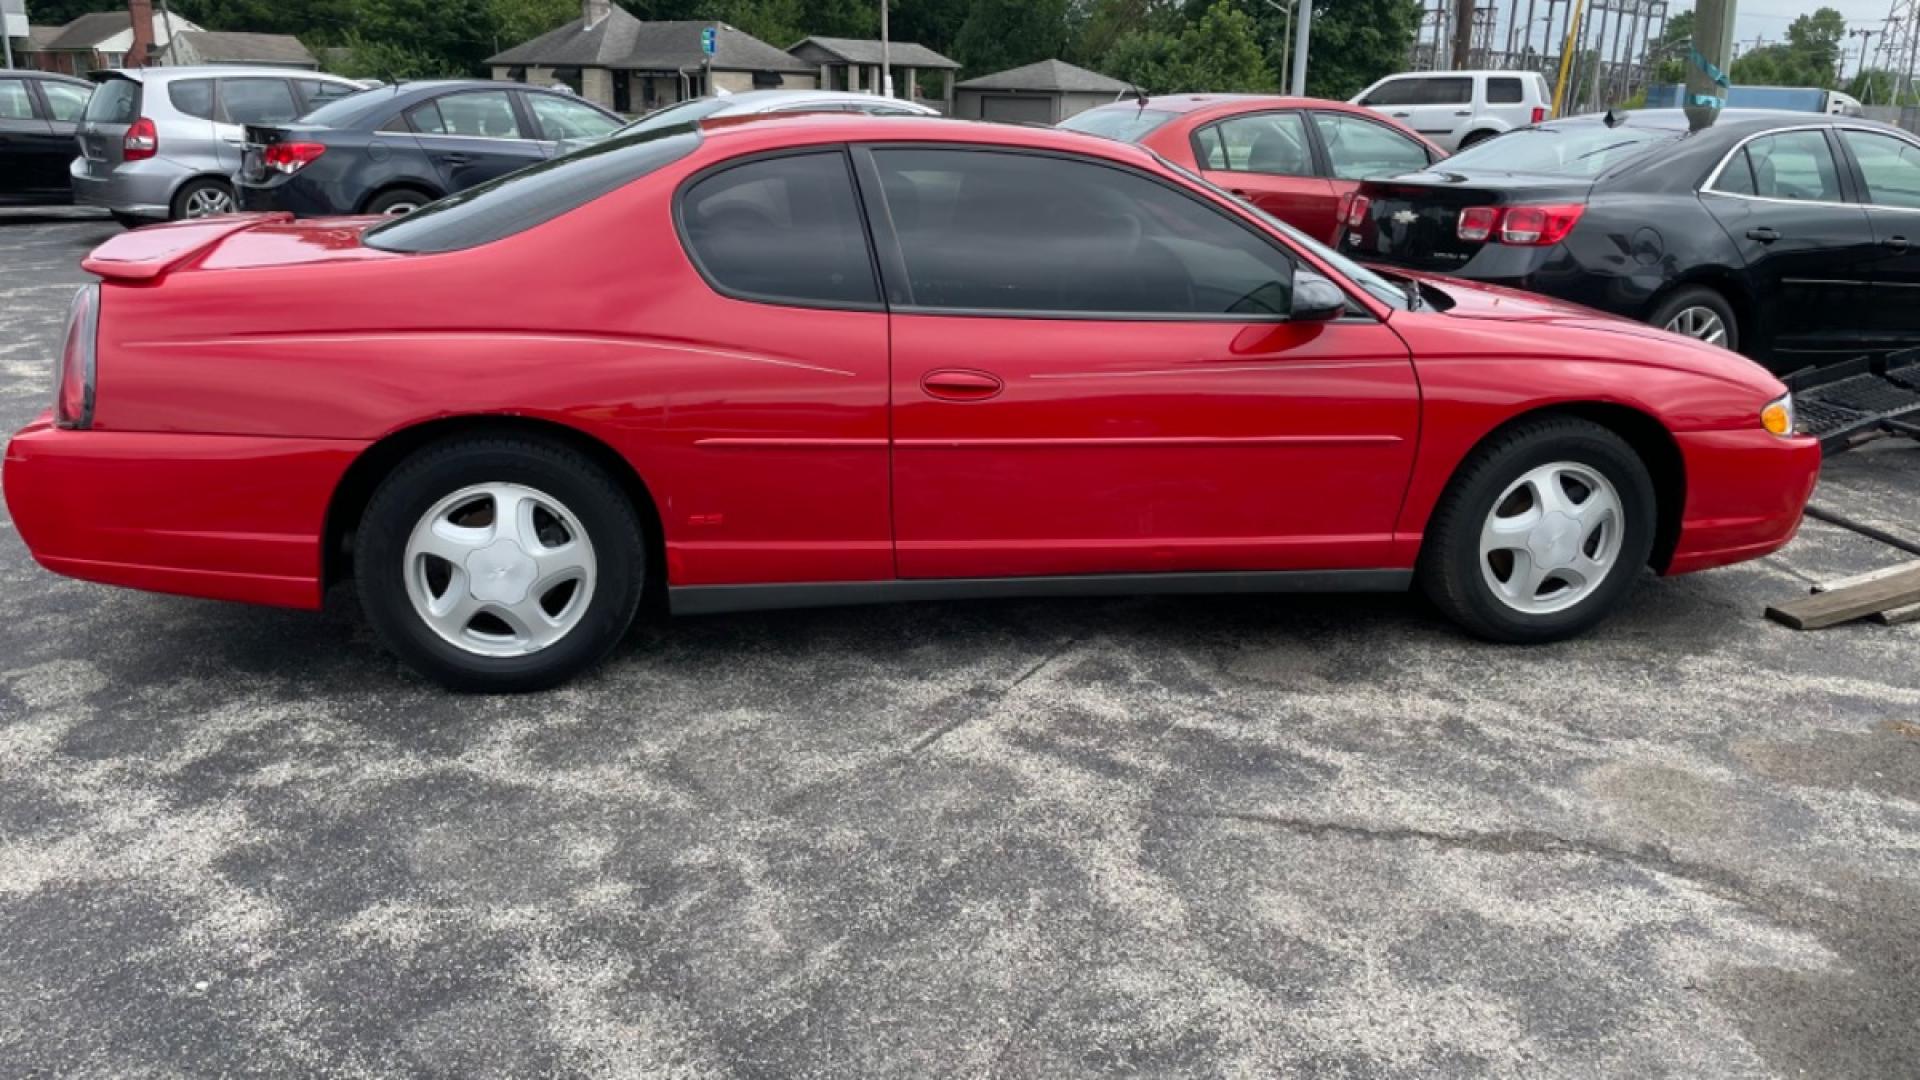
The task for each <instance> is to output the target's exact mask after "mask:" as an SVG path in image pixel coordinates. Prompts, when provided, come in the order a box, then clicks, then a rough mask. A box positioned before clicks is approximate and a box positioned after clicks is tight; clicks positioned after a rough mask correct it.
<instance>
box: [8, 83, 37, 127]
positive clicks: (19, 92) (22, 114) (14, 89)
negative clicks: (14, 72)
mask: <svg viewBox="0 0 1920 1080" xmlns="http://www.w3.org/2000/svg"><path fill="white" fill-rule="evenodd" d="M31 119H33V96H32V95H31V94H29V93H27V84H26V82H25V81H24V80H21V79H0V120H31Z"/></svg>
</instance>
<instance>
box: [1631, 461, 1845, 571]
mask: <svg viewBox="0 0 1920 1080" xmlns="http://www.w3.org/2000/svg"><path fill="white" fill-rule="evenodd" d="M1674 439H1675V441H1676V442H1678V443H1679V445H1680V456H1681V458H1682V460H1683V462H1684V463H1685V468H1686V476H1687V501H1686V509H1685V511H1684V512H1683V514H1682V515H1681V522H1680V542H1679V544H1678V546H1677V547H1676V548H1675V549H1674V554H1673V559H1672V561H1671V562H1670V563H1669V564H1668V566H1667V568H1666V573H1668V574H1687V573H1692V572H1693V571H1695V570H1706V569H1710V568H1712V567H1715V566H1726V565H1728V564H1730V563H1737V562H1744V561H1745V560H1747V559H1757V558H1759V557H1760V556H1762V555H1766V554H1769V553H1771V552H1774V551H1778V550H1779V549H1780V548H1782V547H1785V546H1786V544H1787V542H1788V541H1790V540H1792V539H1793V537H1794V534H1795V533H1797V532H1799V530H1800V515H1801V513H1802V512H1803V511H1804V510H1805V509H1806V505H1807V499H1808V498H1809V497H1811V496H1812V495H1813V486H1814V483H1815V482H1816V481H1818V480H1819V478H1820V442H1819V440H1817V439H1814V438H1811V437H1807V436H1798V437H1795V438H1792V439H1782V438H1778V437H1776V436H1773V435H1769V434H1767V433H1766V432H1764V431H1761V430H1758V429H1755V430H1752V431H1696V432H1686V433H1682V434H1678V435H1676V436H1674Z"/></svg>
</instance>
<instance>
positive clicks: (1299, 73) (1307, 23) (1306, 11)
mask: <svg viewBox="0 0 1920 1080" xmlns="http://www.w3.org/2000/svg"><path fill="white" fill-rule="evenodd" d="M1295 6H1297V7H1298V8H1299V9H1300V18H1298V19H1297V20H1295V21H1294V27H1293V87H1292V93H1293V96H1294V97H1306V96H1307V34H1308V32H1309V31H1310V30H1311V28H1312V26H1313V0H1298V2H1297V4H1296V5H1295Z"/></svg>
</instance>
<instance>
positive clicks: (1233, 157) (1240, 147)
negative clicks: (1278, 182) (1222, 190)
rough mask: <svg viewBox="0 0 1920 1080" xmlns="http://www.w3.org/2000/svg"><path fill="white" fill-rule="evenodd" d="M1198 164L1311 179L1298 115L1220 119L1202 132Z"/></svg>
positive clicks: (1308, 152) (1310, 157)
mask: <svg viewBox="0 0 1920 1080" xmlns="http://www.w3.org/2000/svg"><path fill="white" fill-rule="evenodd" d="M1199 142H1200V154H1201V164H1202V165H1203V166H1205V167H1206V168H1209V169H1232V170H1235V171H1237V172H1256V173H1266V174H1267V175H1269V176H1312V175H1313V174H1314V169H1313V151H1312V150H1311V149H1310V148H1309V147H1308V146H1307V125H1306V121H1304V120H1302V119H1301V118H1300V114H1299V113H1297V112H1282V113H1258V114H1256V115H1253V116H1236V117H1234V118H1233V119H1231V120H1222V121H1221V122H1219V123H1218V124H1215V125H1213V127H1211V128H1208V129H1207V130H1206V131H1204V132H1202V133H1201V137H1200V140H1199Z"/></svg>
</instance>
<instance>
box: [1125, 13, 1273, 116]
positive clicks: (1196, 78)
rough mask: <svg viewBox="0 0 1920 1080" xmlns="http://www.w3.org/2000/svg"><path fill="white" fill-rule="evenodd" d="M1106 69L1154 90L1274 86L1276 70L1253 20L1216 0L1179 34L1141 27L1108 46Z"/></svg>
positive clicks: (1239, 89) (1235, 89)
mask: <svg viewBox="0 0 1920 1080" xmlns="http://www.w3.org/2000/svg"><path fill="white" fill-rule="evenodd" d="M1105 69H1106V70H1107V72H1108V73H1109V74H1111V75H1113V77H1115V78H1117V79H1125V80H1127V81H1128V82H1131V83H1133V84H1134V85H1135V86H1137V87H1139V88H1140V89H1142V90H1144V91H1146V92H1147V93H1149V94H1166V93H1172V92H1175V91H1183V90H1213V91H1220V92H1223V93H1228V92H1251V91H1262V90H1272V89H1273V84H1274V75H1273V69H1272V68H1270V67H1268V66H1267V57H1266V50H1264V49H1263V48H1261V46H1260V42H1259V40H1258V39H1257V38H1256V37H1255V36H1254V23H1253V19H1252V18H1251V17H1250V16H1248V15H1247V13H1246V12H1244V11H1241V10H1239V9H1237V8H1235V7H1234V6H1233V5H1232V3H1231V2H1230V0H1214V3H1213V6H1212V7H1209V8H1208V9H1207V10H1206V12H1205V13H1204V14H1202V15H1201V16H1200V18H1198V19H1197V20H1194V21H1192V22H1189V23H1188V24H1187V25H1186V26H1185V27H1184V28H1182V29H1181V30H1180V31H1179V32H1178V33H1170V32H1166V31H1161V30H1136V31H1133V32H1130V33H1127V34H1123V35H1121V37H1120V39H1119V40H1118V41H1116V42H1115V43H1114V46H1113V48H1112V49H1110V50H1108V57H1107V64H1106V65H1105Z"/></svg>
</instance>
